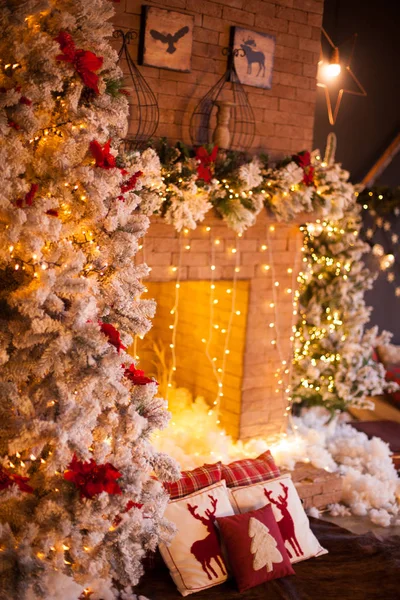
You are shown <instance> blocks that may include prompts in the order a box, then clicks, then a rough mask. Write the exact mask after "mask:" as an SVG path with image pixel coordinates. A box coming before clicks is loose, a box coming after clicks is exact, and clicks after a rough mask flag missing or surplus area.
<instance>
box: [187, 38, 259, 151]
mask: <svg viewBox="0 0 400 600" xmlns="http://www.w3.org/2000/svg"><path fill="white" fill-rule="evenodd" d="M222 53H223V55H224V56H228V67H227V69H226V71H225V73H224V74H223V75H222V77H221V78H220V79H219V80H218V81H217V83H216V84H215V85H214V86H213V87H212V88H211V89H210V90H209V91H208V92H207V94H206V95H205V96H204V97H203V98H202V99H201V100H200V102H199V103H198V105H197V106H196V108H195V109H194V111H193V114H192V117H191V119H190V129H189V133H190V138H191V140H192V144H193V146H203V145H204V144H209V143H212V142H213V143H215V144H216V145H218V146H219V147H220V148H221V149H225V150H241V151H247V150H249V149H250V148H251V145H252V143H253V140H254V135H255V119H254V113H253V109H252V108H251V106H250V103H249V101H248V98H247V94H246V92H245V91H244V88H243V85H242V84H241V82H240V80H239V76H238V74H237V71H236V67H235V61H234V57H235V56H244V54H242V53H243V50H242V49H241V48H240V49H234V50H232V49H230V48H224V49H223V50H222Z"/></svg>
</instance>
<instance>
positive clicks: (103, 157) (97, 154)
mask: <svg viewBox="0 0 400 600" xmlns="http://www.w3.org/2000/svg"><path fill="white" fill-rule="evenodd" d="M110 145H111V140H108V142H106V143H105V144H104V146H102V145H101V144H99V142H98V141H97V140H93V141H92V142H90V145H89V148H90V152H91V153H92V156H93V158H94V159H95V160H96V167H100V168H101V169H114V167H116V166H117V165H116V162H115V156H114V155H113V154H111V152H110Z"/></svg>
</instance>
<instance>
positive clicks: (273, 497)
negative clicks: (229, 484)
mask: <svg viewBox="0 0 400 600" xmlns="http://www.w3.org/2000/svg"><path fill="white" fill-rule="evenodd" d="M230 493H231V498H232V501H233V503H234V505H236V508H237V510H238V512H239V513H246V512H248V511H249V510H255V509H257V508H261V507H262V506H264V505H265V504H271V508H272V511H273V513H274V517H275V519H276V521H277V523H278V526H279V529H280V532H281V534H282V538H283V541H284V543H285V548H286V550H287V553H288V555H289V558H290V561H291V562H292V563H297V562H300V561H302V560H306V559H307V558H312V557H313V556H321V555H322V554H327V552H328V551H327V550H325V548H322V546H321V545H320V543H319V542H318V540H317V538H316V537H315V535H314V534H313V532H312V531H311V529H310V524H309V522H308V518H307V515H306V513H305V512H304V509H303V507H302V505H301V500H300V498H299V495H298V493H297V491H296V488H295V487H294V485H293V482H292V479H291V477H290V475H282V476H281V477H278V478H277V479H272V480H270V481H266V482H264V483H257V484H253V485H249V486H246V487H242V488H236V489H232V490H230Z"/></svg>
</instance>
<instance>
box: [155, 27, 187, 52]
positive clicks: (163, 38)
mask: <svg viewBox="0 0 400 600" xmlns="http://www.w3.org/2000/svg"><path fill="white" fill-rule="evenodd" d="M187 33H189V27H188V26H187V25H186V26H185V27H182V28H181V29H179V30H178V31H177V32H176V33H174V35H172V33H167V35H164V34H163V33H160V32H159V31H156V30H155V29H150V35H151V36H152V37H153V38H154V39H155V40H159V41H160V42H162V43H163V44H168V48H167V50H166V52H168V53H169V54H173V53H174V52H176V48H175V44H176V43H177V42H178V41H179V40H180V39H181V38H183V36H184V35H186V34H187Z"/></svg>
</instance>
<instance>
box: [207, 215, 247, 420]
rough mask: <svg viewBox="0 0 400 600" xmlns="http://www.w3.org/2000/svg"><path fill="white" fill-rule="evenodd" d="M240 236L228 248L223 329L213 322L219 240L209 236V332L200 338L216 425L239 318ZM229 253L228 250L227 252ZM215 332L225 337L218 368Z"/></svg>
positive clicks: (217, 300)
mask: <svg viewBox="0 0 400 600" xmlns="http://www.w3.org/2000/svg"><path fill="white" fill-rule="evenodd" d="M206 231H211V227H207V228H206ZM240 237H241V234H238V235H237V236H236V238H235V244H234V246H233V247H232V248H230V252H231V254H233V255H234V256H235V266H234V268H233V279H232V287H228V288H226V293H227V294H229V295H230V297H231V309H230V313H229V318H228V324H227V326H226V328H225V327H221V325H220V324H219V323H217V322H216V320H215V307H216V305H217V304H218V302H219V299H218V298H217V297H216V294H215V290H216V286H215V270H216V254H215V252H216V248H218V247H219V246H220V244H221V240H220V239H219V238H214V237H213V236H212V235H210V242H211V244H210V248H211V256H210V258H211V266H210V270H211V276H210V308H209V330H208V337H207V338H202V340H201V341H202V343H203V344H205V345H206V349H205V352H206V356H207V359H208V361H209V363H210V365H211V368H212V371H213V375H214V379H215V381H216V384H217V394H216V398H215V400H214V401H213V405H212V407H211V408H210V410H209V411H208V415H209V416H210V417H211V416H212V415H213V414H214V411H215V412H216V414H217V421H216V422H217V424H219V423H220V407H221V400H222V398H223V396H224V379H225V373H226V367H227V359H228V356H229V354H230V349H229V341H230V338H231V332H232V326H233V319H234V316H235V315H237V316H240V311H239V310H236V290H237V277H238V273H239V272H240V267H239V265H240V253H239V238H240ZM228 251H229V250H228ZM215 331H219V332H220V333H221V334H223V335H225V339H224V343H223V350H222V358H220V366H219V367H218V366H217V361H218V357H217V356H213V355H212V353H211V346H212V342H213V334H214V332H215Z"/></svg>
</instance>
